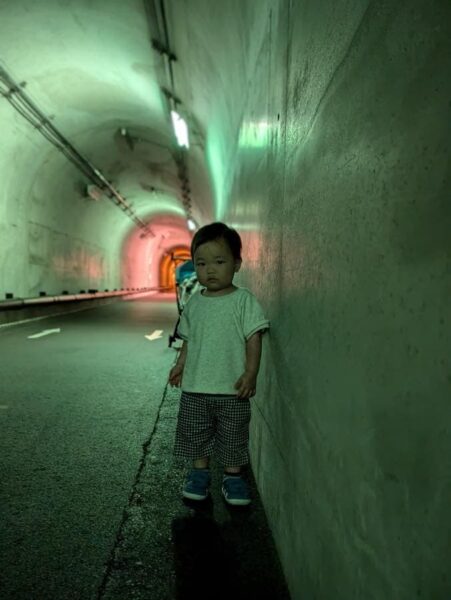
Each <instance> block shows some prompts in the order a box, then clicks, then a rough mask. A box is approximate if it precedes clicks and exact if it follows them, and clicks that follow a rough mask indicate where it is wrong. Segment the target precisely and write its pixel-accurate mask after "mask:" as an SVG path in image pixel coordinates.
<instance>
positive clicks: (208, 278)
mask: <svg viewBox="0 0 451 600" xmlns="http://www.w3.org/2000/svg"><path fill="white" fill-rule="evenodd" d="M240 267H241V261H240V260H235V259H234V258H233V255H232V252H231V250H230V248H229V246H228V244H227V242H226V241H225V240H223V239H221V238H219V239H217V240H214V241H212V242H205V244H202V245H201V246H199V247H198V248H197V250H196V252H195V253H194V268H195V269H196V274H197V279H198V281H199V283H200V284H201V285H203V286H205V287H206V288H207V289H208V291H209V292H219V291H228V290H229V289H230V288H231V286H232V282H233V276H234V275H235V273H237V272H238V271H239V270H240Z"/></svg>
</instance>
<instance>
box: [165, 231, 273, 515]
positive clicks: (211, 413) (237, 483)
mask: <svg viewBox="0 0 451 600" xmlns="http://www.w3.org/2000/svg"><path fill="white" fill-rule="evenodd" d="M241 248H242V244H241V238H240V236H239V234H238V232H237V231H235V230H234V229H231V228H229V227H228V226H227V225H225V224H224V223H220V222H216V223H211V224H210V225H206V226H205V227H202V228H201V229H199V230H198V231H197V233H196V234H195V236H194V238H193V241H192V243H191V256H192V258H193V263H194V268H195V271H196V276H197V280H198V282H199V284H200V285H201V286H202V289H200V290H198V291H197V292H196V293H195V294H193V296H192V297H191V298H190V300H189V302H188V303H187V304H186V306H185V308H184V310H183V313H182V316H181V318H180V323H179V326H178V334H179V336H180V338H181V339H182V340H183V347H182V350H181V352H180V355H179V357H178V360H177V363H176V364H175V366H174V367H173V368H172V369H171V372H170V374H169V383H170V385H172V386H177V387H181V388H182V395H181V399H180V408H179V414H178V421H177V430H176V437H175V446H174V455H175V456H176V457H177V458H180V459H185V460H186V459H190V460H193V468H192V469H191V470H190V472H189V473H188V476H187V479H186V483H185V487H184V489H183V496H184V497H185V498H189V499H191V500H204V499H205V498H207V497H208V493H209V491H208V488H209V485H210V483H211V477H210V471H209V461H210V457H211V455H212V454H213V453H214V454H215V455H216V457H217V459H218V460H219V462H220V463H221V464H222V465H223V466H224V475H223V481H222V494H223V496H224V498H225V500H226V501H227V502H228V503H229V504H232V505H247V504H249V503H250V501H251V499H250V496H249V489H248V486H247V483H246V481H245V479H243V477H242V476H241V475H242V472H241V470H242V467H243V466H245V465H247V464H248V462H249V454H248V444H249V422H250V417H251V409H250V398H251V397H253V396H255V393H256V385H257V374H258V371H259V367H260V358H261V345H262V340H261V336H262V334H263V333H264V332H265V331H266V330H267V329H268V328H269V321H268V320H267V319H266V318H265V316H264V313H263V310H262V307H261V306H260V304H259V302H258V300H257V299H256V298H255V296H254V295H253V294H252V292H251V291H250V290H248V289H247V288H240V287H237V286H235V285H234V284H233V278H234V275H235V273H237V272H238V271H239V270H240V268H241V264H242V259H241Z"/></svg>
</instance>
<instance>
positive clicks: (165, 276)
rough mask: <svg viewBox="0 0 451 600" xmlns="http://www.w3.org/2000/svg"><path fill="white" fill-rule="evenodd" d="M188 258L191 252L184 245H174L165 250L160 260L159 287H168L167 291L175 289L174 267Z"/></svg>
mask: <svg viewBox="0 0 451 600" xmlns="http://www.w3.org/2000/svg"><path fill="white" fill-rule="evenodd" d="M190 259H191V252H190V249H189V248H188V247H186V246H175V247H173V248H170V249H169V250H167V252H166V253H165V254H163V256H162V257H161V261H160V271H159V274H160V278H159V285H160V287H162V288H169V289H168V290H167V291H171V292H172V291H175V269H176V268H177V267H178V265H180V264H182V263H184V262H185V261H186V260H190Z"/></svg>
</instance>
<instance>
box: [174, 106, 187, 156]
mask: <svg viewBox="0 0 451 600" xmlns="http://www.w3.org/2000/svg"><path fill="white" fill-rule="evenodd" d="M171 118H172V126H173V127H174V133H175V137H176V138H177V142H178V145H179V146H184V147H185V148H189V141H188V126H187V125H186V122H185V120H184V119H182V117H181V116H180V115H179V114H178V113H177V112H175V110H171Z"/></svg>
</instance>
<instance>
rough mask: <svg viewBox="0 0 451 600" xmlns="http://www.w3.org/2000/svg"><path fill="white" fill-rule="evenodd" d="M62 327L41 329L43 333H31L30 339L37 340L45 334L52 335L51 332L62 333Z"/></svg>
mask: <svg viewBox="0 0 451 600" xmlns="http://www.w3.org/2000/svg"><path fill="white" fill-rule="evenodd" d="M60 331H61V329H45V330H44V331H41V333H35V334H34V335H29V336H28V339H29V340H35V339H36V338H40V337H43V336H44V335H50V334H51V333H60Z"/></svg>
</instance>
